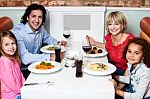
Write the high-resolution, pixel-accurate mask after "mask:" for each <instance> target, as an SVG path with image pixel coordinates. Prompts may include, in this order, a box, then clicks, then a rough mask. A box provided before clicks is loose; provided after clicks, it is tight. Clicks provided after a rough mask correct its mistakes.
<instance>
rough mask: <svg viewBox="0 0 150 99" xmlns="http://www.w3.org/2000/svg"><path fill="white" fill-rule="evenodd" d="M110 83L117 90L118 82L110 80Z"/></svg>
mask: <svg viewBox="0 0 150 99" xmlns="http://www.w3.org/2000/svg"><path fill="white" fill-rule="evenodd" d="M109 81H110V82H112V83H113V85H114V87H115V88H117V82H116V81H115V80H114V79H109Z"/></svg>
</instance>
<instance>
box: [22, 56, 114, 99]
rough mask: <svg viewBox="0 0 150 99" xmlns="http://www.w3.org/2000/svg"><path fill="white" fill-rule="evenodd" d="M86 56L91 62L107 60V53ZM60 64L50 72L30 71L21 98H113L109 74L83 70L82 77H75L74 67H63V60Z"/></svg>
mask: <svg viewBox="0 0 150 99" xmlns="http://www.w3.org/2000/svg"><path fill="white" fill-rule="evenodd" d="M86 58H87V59H88V61H92V62H93V61H99V62H106V63H107V62H108V59H107V55H105V56H101V57H96V58H95V57H90V58H88V57H86ZM84 64H85V63H84ZM60 65H61V66H62V68H61V69H60V70H58V71H56V72H52V73H34V72H31V73H30V75H29V76H28V78H27V79H26V81H25V84H24V85H23V86H22V88H21V98H22V99H114V95H115V90H114V86H113V84H112V82H110V81H109V79H110V78H111V74H108V75H92V74H88V73H85V72H83V75H82V77H76V67H74V68H73V67H65V66H64V61H63V60H62V62H61V63H60ZM83 67H84V65H83Z"/></svg>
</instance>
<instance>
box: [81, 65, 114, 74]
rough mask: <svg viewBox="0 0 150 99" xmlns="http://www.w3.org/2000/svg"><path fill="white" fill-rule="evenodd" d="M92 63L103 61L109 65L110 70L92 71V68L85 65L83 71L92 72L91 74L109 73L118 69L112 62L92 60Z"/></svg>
mask: <svg viewBox="0 0 150 99" xmlns="http://www.w3.org/2000/svg"><path fill="white" fill-rule="evenodd" d="M91 63H103V64H105V65H107V66H108V70H103V71H92V70H90V69H88V68H87V66H85V67H84V68H83V72H85V73H87V74H90V75H109V74H111V73H113V72H115V71H116V67H115V66H114V65H113V64H110V63H105V62H91ZM91 63H89V64H91Z"/></svg>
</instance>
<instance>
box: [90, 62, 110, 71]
mask: <svg viewBox="0 0 150 99" xmlns="http://www.w3.org/2000/svg"><path fill="white" fill-rule="evenodd" d="M88 69H90V70H91V71H104V70H108V66H107V65H105V64H103V63H92V64H89V65H88Z"/></svg>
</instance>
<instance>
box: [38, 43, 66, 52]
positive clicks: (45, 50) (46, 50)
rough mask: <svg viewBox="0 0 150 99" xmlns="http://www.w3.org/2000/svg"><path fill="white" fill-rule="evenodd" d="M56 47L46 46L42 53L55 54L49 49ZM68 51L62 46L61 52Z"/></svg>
mask: <svg viewBox="0 0 150 99" xmlns="http://www.w3.org/2000/svg"><path fill="white" fill-rule="evenodd" d="M53 46H54V45H46V46H43V47H42V48H41V49H40V51H41V52H43V53H55V51H54V50H48V48H49V47H53ZM64 51H66V48H65V47H64V46H61V52H64Z"/></svg>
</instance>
